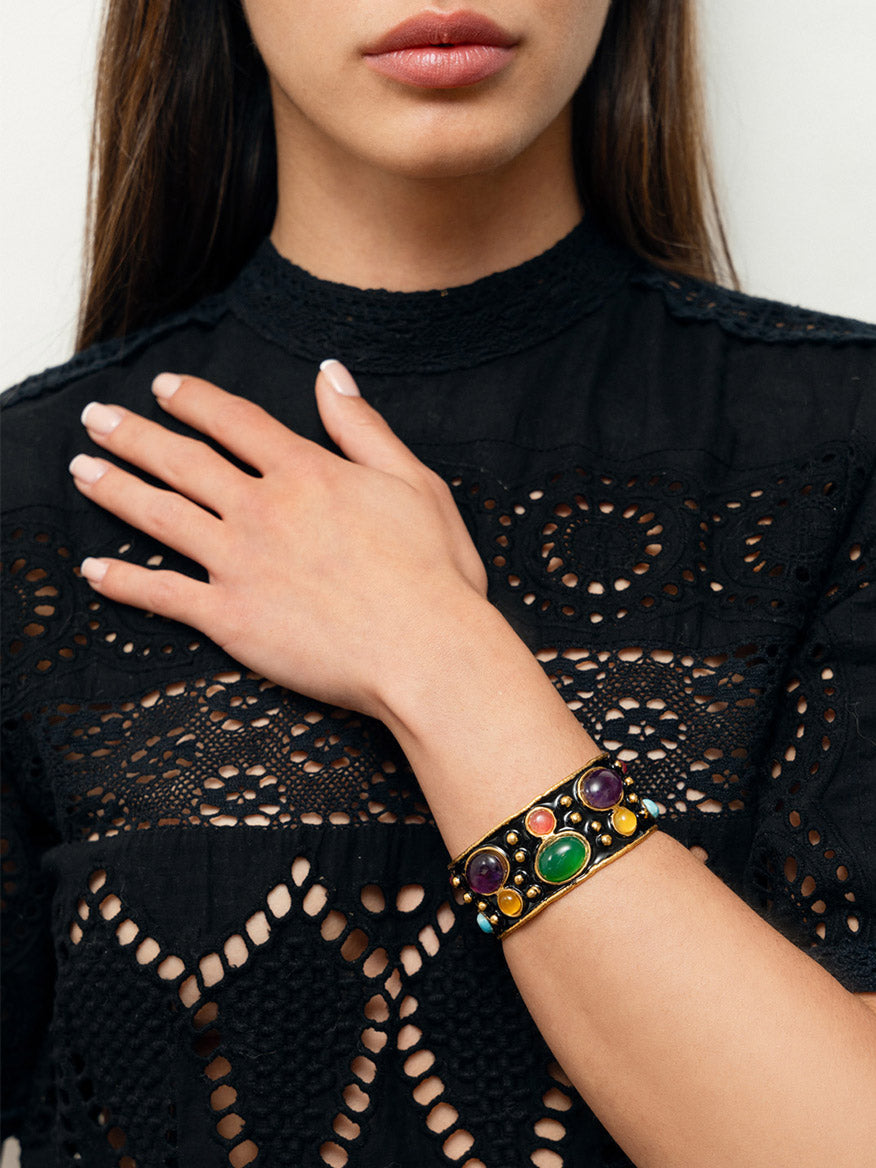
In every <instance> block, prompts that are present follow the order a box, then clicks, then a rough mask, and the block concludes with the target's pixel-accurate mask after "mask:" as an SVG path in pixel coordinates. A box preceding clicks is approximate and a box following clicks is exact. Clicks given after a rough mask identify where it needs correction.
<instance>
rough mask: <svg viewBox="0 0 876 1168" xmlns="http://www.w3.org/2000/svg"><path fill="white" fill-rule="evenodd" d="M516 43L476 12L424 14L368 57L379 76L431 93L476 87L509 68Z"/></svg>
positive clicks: (370, 51) (397, 29) (376, 45)
mask: <svg viewBox="0 0 876 1168" xmlns="http://www.w3.org/2000/svg"><path fill="white" fill-rule="evenodd" d="M516 44H517V41H516V40H515V38H514V37H513V36H511V35H510V34H509V33H507V32H505V30H504V29H502V28H500V27H499V25H498V24H496V23H495V22H494V21H492V20H490V19H489V18H488V17H486V16H481V15H479V14H478V13H476V12H453V13H447V14H443V13H439V12H424V13H421V14H420V15H418V16H412V17H410V18H409V19H408V20H404V21H402V23H401V24H398V25H396V27H395V28H393V29H390V31H389V32H388V33H386V35H385V36H383V37H381V38H380V40H378V41H375V42H374V43H373V44H371V45H369V46H368V47H367V48H366V49H365V50H364V53H363V56H364V58H365V62H366V64H368V65H369V66H370V67H371V68H372V69H374V70H375V71H376V72H378V73H382V74H383V75H384V76H387V77H390V78H392V79H393V80H395V81H400V82H402V83H403V84H406V85H413V86H417V87H420V88H427V89H456V88H459V87H460V86H464V85H474V84H476V83H477V82H479V81H484V80H486V78H487V77H491V76H493V74H495V73H498V72H499V71H500V70H501V69H503V68H504V67H505V66H506V65H507V64H509V63H510V61H511V58H512V56H513V51H514V47H515V45H516Z"/></svg>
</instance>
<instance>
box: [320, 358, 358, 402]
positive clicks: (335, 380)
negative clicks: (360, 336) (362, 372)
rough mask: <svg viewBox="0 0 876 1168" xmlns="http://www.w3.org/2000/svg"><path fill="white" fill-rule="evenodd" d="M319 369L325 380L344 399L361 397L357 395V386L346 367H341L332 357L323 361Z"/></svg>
mask: <svg viewBox="0 0 876 1168" xmlns="http://www.w3.org/2000/svg"><path fill="white" fill-rule="evenodd" d="M320 369H321V370H322V371H323V373H324V374H325V379H326V381H327V382H328V383H329V385H330V386H331V387H332V389H334V390H337V392H338V393H342V394H343V395H344V397H361V396H362V395H361V394H360V393H359V386H358V385H357V384H356V382H355V381H354V380H353V374H352V373H351V372H350V370H349V369H348V368H347V366H346V365H342V364H341V363H340V361H338V360H336V358H334V357H329V358H328V360H326V361H323V363H322V364H321V365H320Z"/></svg>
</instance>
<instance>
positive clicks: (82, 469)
mask: <svg viewBox="0 0 876 1168" xmlns="http://www.w3.org/2000/svg"><path fill="white" fill-rule="evenodd" d="M67 469H68V470H69V471H70V474H71V475H73V477H74V478H76V479H79V480H80V482H83V483H96V482H97V480H98V479H99V478H101V477H102V476H103V475H104V474H106V467H105V466H103V465H102V464H101V463H99V462H98V461H97V459H96V458H92V457H91V456H90V455H88V454H77V455H76V457H75V458H73V459H71V460H70V465H69V467H68V468H67Z"/></svg>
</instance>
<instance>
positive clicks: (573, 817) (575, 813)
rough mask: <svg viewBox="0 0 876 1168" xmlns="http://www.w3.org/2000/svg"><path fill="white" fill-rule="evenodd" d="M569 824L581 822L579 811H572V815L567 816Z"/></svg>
mask: <svg viewBox="0 0 876 1168" xmlns="http://www.w3.org/2000/svg"><path fill="white" fill-rule="evenodd" d="M569 822H570V823H580V822H581V812H580V811H573V812H572V814H571V815H570V816H569Z"/></svg>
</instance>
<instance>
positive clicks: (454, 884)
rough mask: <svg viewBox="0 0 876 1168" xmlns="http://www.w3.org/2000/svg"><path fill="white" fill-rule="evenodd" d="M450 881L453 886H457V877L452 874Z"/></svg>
mask: <svg viewBox="0 0 876 1168" xmlns="http://www.w3.org/2000/svg"><path fill="white" fill-rule="evenodd" d="M450 883H451V884H452V885H453V887H454V888H459V877H458V876H454V877H453V879H452V880H451V881H450Z"/></svg>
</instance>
